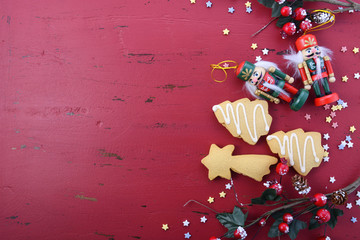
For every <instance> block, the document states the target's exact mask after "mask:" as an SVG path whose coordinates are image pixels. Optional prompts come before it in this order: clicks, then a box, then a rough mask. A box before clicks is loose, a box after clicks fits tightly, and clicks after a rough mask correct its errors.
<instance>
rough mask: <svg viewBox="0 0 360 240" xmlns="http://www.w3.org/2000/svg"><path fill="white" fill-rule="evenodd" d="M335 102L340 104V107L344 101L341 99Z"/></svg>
mask: <svg viewBox="0 0 360 240" xmlns="http://www.w3.org/2000/svg"><path fill="white" fill-rule="evenodd" d="M336 102H337V104H340V105H341V104H343V103H344V101H343V100H342V99H339V100H337V101H336Z"/></svg>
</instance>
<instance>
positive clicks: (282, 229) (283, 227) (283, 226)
mask: <svg viewBox="0 0 360 240" xmlns="http://www.w3.org/2000/svg"><path fill="white" fill-rule="evenodd" d="M278 228H279V231H280V232H281V233H288V232H289V229H290V228H289V225H287V224H286V223H280V224H279V227H278Z"/></svg>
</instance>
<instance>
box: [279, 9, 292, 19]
mask: <svg viewBox="0 0 360 240" xmlns="http://www.w3.org/2000/svg"><path fill="white" fill-rule="evenodd" d="M280 13H281V16H284V17H288V16H290V15H291V14H292V8H291V7H289V6H285V7H282V8H281V10H280Z"/></svg>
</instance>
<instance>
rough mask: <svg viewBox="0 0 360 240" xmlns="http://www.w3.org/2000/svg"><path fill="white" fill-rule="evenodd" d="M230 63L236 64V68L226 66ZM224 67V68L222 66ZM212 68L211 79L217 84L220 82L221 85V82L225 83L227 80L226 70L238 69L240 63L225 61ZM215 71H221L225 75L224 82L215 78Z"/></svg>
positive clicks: (212, 65) (211, 65) (213, 65)
mask: <svg viewBox="0 0 360 240" xmlns="http://www.w3.org/2000/svg"><path fill="white" fill-rule="evenodd" d="M228 63H235V66H230V65H229V66H226V65H227V64H228ZM222 64H223V65H222ZM221 65H222V66H221ZM210 67H211V68H212V70H211V78H212V79H213V80H214V81H215V82H218V83H221V82H225V80H226V79H227V72H226V70H227V69H236V68H237V67H238V63H237V62H235V61H232V60H225V61H222V62H219V63H218V64H210ZM215 69H221V70H222V71H223V72H224V73H225V78H224V80H217V79H215V78H214V75H213V74H214V71H215Z"/></svg>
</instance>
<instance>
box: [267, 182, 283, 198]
mask: <svg viewBox="0 0 360 240" xmlns="http://www.w3.org/2000/svg"><path fill="white" fill-rule="evenodd" d="M270 188H271V189H275V191H276V195H281V193H282V191H283V188H282V186H281V184H280V183H275V184H273V185H271V186H270Z"/></svg>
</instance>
